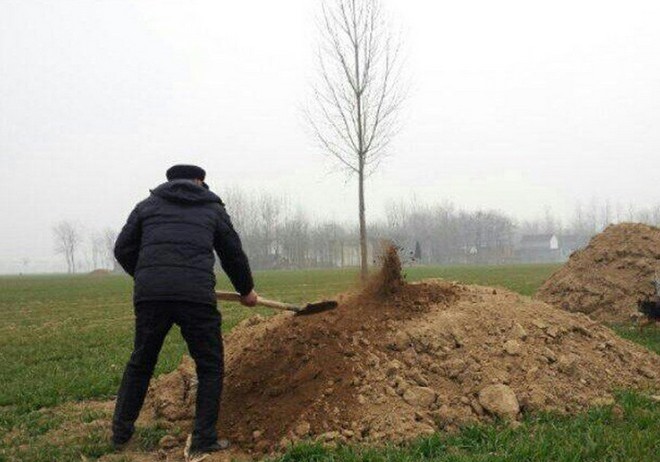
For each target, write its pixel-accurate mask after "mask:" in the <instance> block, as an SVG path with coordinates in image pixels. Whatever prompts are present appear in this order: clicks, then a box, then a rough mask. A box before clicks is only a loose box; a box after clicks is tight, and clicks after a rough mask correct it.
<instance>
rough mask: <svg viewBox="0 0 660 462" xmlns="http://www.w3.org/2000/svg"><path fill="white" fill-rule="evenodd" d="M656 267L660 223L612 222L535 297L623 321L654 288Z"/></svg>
mask: <svg viewBox="0 0 660 462" xmlns="http://www.w3.org/2000/svg"><path fill="white" fill-rule="evenodd" d="M656 272H660V228H656V227H653V226H648V225H644V224H635V223H623V224H618V225H611V226H609V227H607V228H606V229H605V230H604V231H603V232H602V233H600V234H598V235H597V236H595V237H594V238H593V239H591V241H590V242H589V245H588V246H587V247H586V248H584V249H582V250H579V251H577V252H575V253H574V254H573V255H571V257H570V259H569V260H568V262H567V263H566V264H565V265H564V266H563V267H562V268H561V269H560V270H559V271H557V272H556V273H554V274H553V275H552V276H551V277H550V278H549V279H548V280H547V281H546V282H545V283H544V284H543V286H541V288H540V289H539V291H538V292H537V294H536V297H537V298H538V299H540V300H543V301H545V302H547V303H550V304H552V305H554V306H556V307H558V308H561V309H564V310H567V311H573V312H581V313H586V314H588V315H589V316H590V317H591V318H593V319H596V320H599V321H602V322H627V321H630V320H631V318H635V317H637V316H638V315H639V311H638V308H637V302H638V301H639V300H645V299H648V298H649V297H651V296H652V295H653V294H654V293H655V287H654V285H653V280H654V278H655V275H656Z"/></svg>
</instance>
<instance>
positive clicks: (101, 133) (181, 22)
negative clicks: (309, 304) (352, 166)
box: [0, 0, 660, 273]
mask: <svg viewBox="0 0 660 462" xmlns="http://www.w3.org/2000/svg"><path fill="white" fill-rule="evenodd" d="M384 4H385V5H386V7H387V8H388V9H389V10H390V12H391V13H392V16H393V17H394V19H395V21H396V23H398V24H399V25H400V26H401V28H402V30H403V33H402V35H403V37H404V39H405V49H406V52H407V66H406V70H407V73H408V74H409V77H410V79H409V80H410V82H411V91H410V97H409V99H408V101H407V102H406V105H405V109H404V111H403V113H402V118H403V127H404V128H403V130H402V132H401V133H400V134H399V136H398V137H397V138H396V140H395V143H394V145H393V146H392V149H391V156H390V157H389V158H388V159H387V161H386V162H385V163H384V164H383V165H382V167H381V169H380V171H379V172H378V173H376V174H375V175H374V176H373V177H372V178H371V179H370V181H369V183H368V185H367V214H368V218H374V219H375V218H379V217H381V216H382V215H383V208H384V205H385V204H386V203H387V202H388V201H392V200H398V199H410V198H411V197H413V196H414V197H416V198H417V200H418V201H420V202H425V203H440V202H443V201H451V202H454V203H455V204H456V205H457V206H459V207H464V208H466V209H471V210H472V209H478V208H496V209H498V210H501V211H503V212H505V213H507V214H511V215H513V216H515V217H517V218H520V219H528V218H535V217H539V216H542V215H543V213H544V210H545V207H546V206H548V207H551V209H552V210H553V211H554V212H555V213H557V214H558V215H560V216H562V217H564V218H568V217H570V214H571V211H572V209H573V208H574V206H575V204H576V203H577V202H582V203H587V202H589V201H590V200H592V198H594V197H597V198H600V199H602V200H611V201H612V202H613V203H619V204H626V205H627V204H634V205H636V206H638V207H644V206H649V205H651V204H657V203H658V202H660V188H659V187H658V186H657V183H658V177H659V173H660V167H659V164H658V161H657V157H658V153H659V152H660V130H659V129H658V122H659V121H660V28H658V24H660V2H656V1H651V0H649V1H634V0H630V1H626V2H622V1H602V0H601V1H587V0H582V1H581V0H573V1H554V2H537V1H529V0H527V1H506V0H503V1H499V2H492V1H461V2H449V1H442V2H437V1H428V0H426V1H422V0H384ZM317 6H318V3H317V2H314V1H309V0H287V1H280V2H273V1H267V0H260V1H256V0H253V1H242V2H218V1H190V0H185V1H184V0H180V1H128V0H126V1H103V2H101V1H94V2H90V1H87V0H79V1H66V0H57V1H36V0H15V1H14V0H0V162H1V165H2V168H1V169H0V185H1V186H0V187H1V188H2V190H1V193H2V196H1V197H2V198H1V199H0V217H2V226H1V227H0V273H3V272H17V271H19V270H20V269H21V268H20V263H19V262H20V259H21V258H22V257H29V258H30V261H31V263H30V265H31V269H33V270H41V271H43V270H55V269H60V270H61V269H62V268H63V267H64V265H63V259H62V258H61V257H58V256H55V255H54V250H53V248H54V246H53V238H52V232H51V228H52V226H53V225H54V224H55V223H56V222H57V221H59V220H62V219H70V220H75V221H78V222H79V223H81V224H83V225H85V226H86V227H87V229H89V230H92V229H101V228H103V227H106V226H111V227H113V228H119V227H120V226H121V225H122V224H123V222H124V220H125V218H126V216H127V215H128V213H129V212H130V210H131V209H132V207H133V206H134V204H135V203H136V202H137V201H139V200H141V199H143V198H144V197H146V196H147V195H148V190H149V188H153V187H155V186H156V185H157V184H159V183H161V182H162V181H164V179H165V178H164V172H165V170H166V169H167V168H168V167H169V166H171V165H172V164H174V163H182V162H185V163H197V164H199V165H201V166H203V167H204V168H205V169H206V170H207V172H208V177H207V182H208V183H209V184H210V185H211V187H212V189H214V190H216V191H217V192H218V193H219V194H220V195H221V196H222V194H223V191H226V190H227V189H228V188H230V187H239V188H242V189H245V190H247V191H269V192H274V193H282V194H286V195H288V196H289V197H290V199H291V201H292V202H294V203H299V204H300V205H301V206H302V207H303V208H304V209H305V210H306V211H307V212H309V214H310V215H311V216H312V217H313V218H316V219H319V220H321V219H326V218H327V219H334V220H338V221H348V220H351V221H353V220H355V221H356V219H357V200H356V196H357V185H356V183H355V181H353V180H349V181H347V179H346V177H345V176H344V175H343V174H341V173H335V172H334V168H333V167H334V165H335V164H334V163H333V162H331V161H330V160H329V159H327V158H325V157H324V156H323V155H322V154H321V153H320V152H319V151H318V150H317V149H316V147H315V145H314V144H313V142H312V140H311V138H310V137H309V136H308V135H307V134H306V133H305V127H304V123H303V121H302V117H301V113H300V107H301V106H302V105H303V104H304V103H305V101H306V100H307V97H308V95H309V82H310V80H312V79H313V78H314V75H315V74H314V59H313V58H314V47H315V45H314V44H315V37H316V34H315V31H314V22H313V19H314V15H315V12H316V11H317ZM60 260H62V261H60Z"/></svg>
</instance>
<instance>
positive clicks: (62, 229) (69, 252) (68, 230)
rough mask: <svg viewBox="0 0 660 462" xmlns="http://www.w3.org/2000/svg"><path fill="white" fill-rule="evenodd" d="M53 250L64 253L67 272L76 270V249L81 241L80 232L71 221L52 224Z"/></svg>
mask: <svg viewBox="0 0 660 462" xmlns="http://www.w3.org/2000/svg"><path fill="white" fill-rule="evenodd" d="M53 237H54V238H55V251H56V252H57V253H61V254H62V255H64V258H65V259H66V267H67V273H70V274H71V273H75V272H76V250H77V249H78V246H79V244H80V243H81V242H82V234H81V232H80V230H79V229H78V226H76V225H75V224H74V223H73V222H70V221H61V222H59V223H58V224H57V225H55V226H53Z"/></svg>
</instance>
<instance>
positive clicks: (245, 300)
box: [241, 289, 258, 306]
mask: <svg viewBox="0 0 660 462" xmlns="http://www.w3.org/2000/svg"><path fill="white" fill-rule="evenodd" d="M257 298H258V295H257V293H256V292H255V291H254V289H252V291H251V292H250V293H249V294H247V295H243V296H242V297H241V305H243V306H255V305H256V304H257Z"/></svg>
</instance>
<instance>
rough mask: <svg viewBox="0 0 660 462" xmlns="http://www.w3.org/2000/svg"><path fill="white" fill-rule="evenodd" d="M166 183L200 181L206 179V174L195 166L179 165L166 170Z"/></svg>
mask: <svg viewBox="0 0 660 462" xmlns="http://www.w3.org/2000/svg"><path fill="white" fill-rule="evenodd" d="M165 175H166V176H167V181H172V180H202V181H204V178H206V172H205V171H204V169H203V168H201V167H198V166H197V165H185V164H179V165H175V166H173V167H170V168H169V169H167V172H166V173H165Z"/></svg>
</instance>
